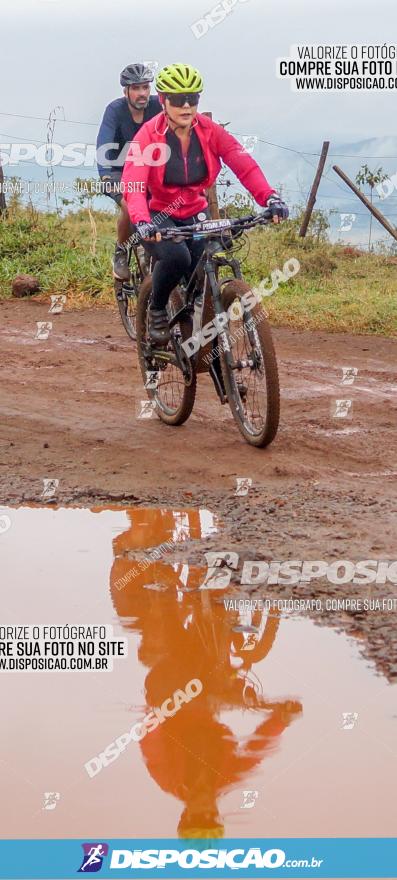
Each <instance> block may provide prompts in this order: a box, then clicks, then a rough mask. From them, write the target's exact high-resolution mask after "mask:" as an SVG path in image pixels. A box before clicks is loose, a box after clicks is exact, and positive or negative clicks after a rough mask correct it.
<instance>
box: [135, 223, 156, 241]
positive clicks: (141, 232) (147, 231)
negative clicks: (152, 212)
mask: <svg viewBox="0 0 397 880" xmlns="http://www.w3.org/2000/svg"><path fill="white" fill-rule="evenodd" d="M136 232H137V235H138V236H139V238H140V240H141V241H147V239H148V238H154V236H155V235H156V232H158V230H157V229H156V227H155V226H154V225H153V223H146V221H145V220H140V221H139V223H137V224H136Z"/></svg>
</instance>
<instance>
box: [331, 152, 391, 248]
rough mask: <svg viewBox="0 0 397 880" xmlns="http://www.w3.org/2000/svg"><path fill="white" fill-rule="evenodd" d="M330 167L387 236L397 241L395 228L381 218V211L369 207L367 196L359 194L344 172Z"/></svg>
mask: <svg viewBox="0 0 397 880" xmlns="http://www.w3.org/2000/svg"><path fill="white" fill-rule="evenodd" d="M332 167H333V169H334V171H336V173H337V174H339V177H341V178H342V180H343V181H344V183H347V186H350V189H352V190H353V192H354V194H355V195H356V196H357V198H358V199H360V201H361V202H362V203H363V205H365V207H366V208H368V211H370V212H371V214H373V216H374V217H375V218H376V220H377V221H378V223H380V224H381V225H382V226H383V227H384V228H385V229H387V231H388V232H389V234H390V235H392V236H393V238H395V239H396V241H397V228H396V227H395V226H393V224H392V223H389V221H388V220H387V218H386V217H384V216H383V214H382V213H381V211H379V209H378V208H375V206H374V205H371V202H370V201H369V199H367V196H365V195H364V193H362V192H361V189H359V188H358V186H356V184H355V183H353V181H352V180H350V178H349V177H348V176H347V174H345V172H344V171H342V169H341V168H338V166H337V165H333V166H332Z"/></svg>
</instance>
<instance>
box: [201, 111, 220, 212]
mask: <svg viewBox="0 0 397 880" xmlns="http://www.w3.org/2000/svg"><path fill="white" fill-rule="evenodd" d="M203 116H208V118H209V119H212V113H211V112H210V111H208V112H207V113H203ZM207 197H208V207H209V209H210V214H211V219H212V220H219V218H220V216H221V215H220V213H219V203H218V194H217V191H216V183H214V184H213V186H210V187H209V189H208V190H207Z"/></svg>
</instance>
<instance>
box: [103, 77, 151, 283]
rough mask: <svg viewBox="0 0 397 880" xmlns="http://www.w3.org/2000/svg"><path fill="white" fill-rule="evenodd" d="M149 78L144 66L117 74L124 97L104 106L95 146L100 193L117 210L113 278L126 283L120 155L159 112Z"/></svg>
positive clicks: (125, 226) (126, 225)
mask: <svg viewBox="0 0 397 880" xmlns="http://www.w3.org/2000/svg"><path fill="white" fill-rule="evenodd" d="M153 79H154V76H153V73H152V71H151V70H150V69H149V68H148V67H145V65H144V64H139V63H138V64H129V65H128V67H125V68H124V70H123V71H122V72H121V74H120V84H121V85H122V86H123V88H124V98H116V100H115V101H111V103H110V104H108V106H107V107H106V110H105V113H104V116H103V119H102V122H101V126H100V129H99V132H98V138H97V144H96V146H97V164H98V171H99V176H100V178H101V180H102V181H103V191H104V193H105V195H107V196H109V197H110V198H111V199H113V201H114V202H116V204H117V205H118V206H119V208H120V209H121V210H120V216H119V219H118V223H117V243H116V247H115V252H114V260H113V274H114V277H115V278H119V279H120V280H121V281H128V279H129V277H130V273H129V269H128V251H127V248H126V246H125V242H126V241H127V239H128V238H129V236H130V234H131V225H130V219H129V215H128V209H127V204H126V202H125V200H124V198H123V194H122V191H121V187H120V182H121V174H122V170H123V169H122V165H123V159H122V156H123V154H125V149H124V148H125V145H126V144H128V143H129V142H130V141H132V139H133V137H134V136H135V135H136V134H137V132H138V131H139V129H140V128H141V126H142V125H143V124H144V122H147V120H148V119H151V118H152V116H156V115H157V114H158V113H160V111H161V104H160V102H159V99H158V98H157V97H156V96H155V95H150V83H151V82H153ZM107 145H109V147H108V149H106V146H107ZM115 145H117V146H115Z"/></svg>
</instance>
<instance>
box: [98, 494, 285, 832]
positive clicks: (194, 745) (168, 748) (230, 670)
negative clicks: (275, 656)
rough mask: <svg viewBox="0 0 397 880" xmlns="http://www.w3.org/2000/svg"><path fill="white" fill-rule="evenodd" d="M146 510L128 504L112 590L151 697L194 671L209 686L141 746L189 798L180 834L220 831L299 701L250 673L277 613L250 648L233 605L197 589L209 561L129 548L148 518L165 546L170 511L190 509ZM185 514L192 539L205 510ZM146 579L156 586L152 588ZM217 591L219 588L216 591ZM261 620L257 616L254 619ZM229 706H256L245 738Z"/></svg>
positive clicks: (151, 701) (152, 541) (154, 537)
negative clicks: (186, 561) (136, 638)
mask: <svg viewBox="0 0 397 880" xmlns="http://www.w3.org/2000/svg"><path fill="white" fill-rule="evenodd" d="M144 513H145V516H144V517H142V511H140V510H136V511H129V514H128V515H129V517H130V520H131V529H129V530H128V531H127V532H125V533H124V534H123V535H120V536H119V537H117V538H115V539H114V542H113V546H114V551H115V554H117V555H116V559H115V561H114V564H113V568H112V572H111V593H112V599H113V602H114V605H115V608H116V611H117V613H118V614H119V616H120V618H121V620H122V622H123V620H125V625H126V626H128V627H130V628H133V629H134V630H135V631H138V632H139V633H140V635H141V643H140V648H139V659H140V660H141V662H142V663H143V664H144V665H145V666H147V667H149V671H148V674H147V676H146V681H145V689H146V702H147V705H148V707H149V706H150V707H154V706H161V705H162V704H163V702H164V701H165V700H167V699H168V698H169V697H170V696H171V695H172V694H173V693H174V692H175V691H176V690H177V689H179V688H183V687H184V685H185V684H187V682H188V681H190V680H191V679H193V678H198V679H200V681H201V682H202V685H203V689H202V692H201V694H200V696H198V697H197V698H195V699H194V700H192V701H191V702H190V703H188V704H184V705H183V707H182V708H181V710H180V711H179V712H177V713H176V714H175V715H174V716H173V717H170V718H168V719H167V721H166V722H165V723H164V724H160V725H159V726H158V727H157V728H156V729H155V730H153V731H152V732H150V733H149V734H148V735H147V736H146V737H144V738H143V739H142V740H141V743H140V748H141V750H142V754H143V756H144V759H145V762H146V765H147V768H148V771H149V773H150V775H151V776H152V778H153V779H154V780H155V781H156V782H157V784H158V785H159V786H160V787H161V788H162V790H163V791H165V792H167V793H169V794H172V795H173V796H174V797H176V798H178V799H179V800H180V801H181V802H182V803H183V804H184V809H183V812H182V815H181V818H180V822H179V825H178V833H179V835H180V836H181V837H187V838H189V837H206V836H207V837H220V836H222V834H223V823H222V819H221V817H220V815H219V810H218V806H217V801H218V799H219V797H220V796H221V795H222V794H224V793H225V792H226V791H229V790H230V789H232V788H236V787H239V788H240V787H242V786H243V781H244V780H245V779H246V777H247V775H248V774H251V773H253V772H254V771H255V769H256V768H258V767H259V765H260V763H261V762H262V760H263V758H264V756H265V755H266V754H271V753H272V752H273V751H274V750H275V749H276V748H277V744H278V741H279V738H280V736H281V734H282V732H283V731H284V730H285V728H286V727H288V725H289V724H290V723H291V721H292V720H293V718H294V717H295V716H296V715H297V714H299V713H300V712H301V710H302V707H301V704H300V703H299V702H297V701H295V700H290V699H286V700H282V701H268V700H266V699H265V697H264V696H263V694H262V693H261V686H260V683H259V681H258V679H257V678H256V676H255V675H254V674H253V672H252V668H251V667H252V665H253V664H255V663H257V662H260V661H261V660H263V659H264V658H265V657H266V655H267V654H268V652H269V651H270V650H271V648H272V645H273V643H274V639H275V637H276V634H277V630H278V626H279V615H275V616H273V617H269V618H268V619H267V621H266V625H265V626H264V627H263V630H262V634H261V637H260V639H259V640H258V642H257V644H256V646H255V647H254V648H253V649H252V650H250V651H246V650H245V646H244V638H243V637H242V634H241V633H236V632H234V631H233V630H232V625H233V624H232V620H233V618H232V615H230V612H227V611H226V609H225V607H224V606H223V605H220V604H215V603H214V597H213V596H212V595H211V592H210V591H209V590H199V589H198V587H199V585H200V584H201V583H202V582H203V576H204V570H201V571H200V570H199V569H197V568H194V569H193V570H192V571H191V572H189V574H188V576H187V577H186V571H185V572H184V571H183V569H187V566H186V565H183V564H177V565H174V566H173V565H172V564H170V563H166V562H165V561H164V562H157V563H155V564H152V565H151V566H149V568H147V569H145V570H143V569H139V562H138V561H137V559H131V558H129V555H130V554H129V555H128V557H127V553H128V551H130V552H131V554H133V553H134V550H136V547H137V543H136V528H137V529H141V528H142V526H143V520H144V519H145V522H146V530H145V540H144V546H146V547H148V546H150V545H151V546H158V545H159V543H161V542H162V541H165V540H166V539H167V537H168V535H169V533H170V528H171V521H172V519H174V527H175V526H176V523H177V519H178V517H179V518H180V517H181V515H182V513H183V512H181V511H178V512H173V511H170V510H162V511H158V510H157V511H156V510H146V511H145V512H144ZM159 514H161V517H160V518H159ZM185 516H186V517H188V522H189V528H190V532H189V536H190V538H192V537H196V538H199V537H200V519H199V511H188V512H186V513H185ZM161 519H162V521H163V532H161ZM135 526H136V528H135ZM151 532H152V534H150V533H151ZM141 546H142V545H141ZM121 554H122V555H121ZM133 570H135V572H136V571H137V572H138V573H137V574H136V576H134V577H133V578H131V579H130V580H129V581H127V582H126V583H125V586H124V587H123V589H119V588H118V584H119V583H120V581H122V579H123V578H124V577H125V575H126V574H127V573H128V572H129V571H133ZM183 580H185V586H186V587H187V591H186V589H184V584H183ZM123 582H124V581H123ZM145 585H153V586H154V587H155V589H153V590H147V589H145ZM216 595H217V596H218V597H219V591H217V593H216ZM258 623H259V620H258V619H257V618H256V617H254V619H253V624H258ZM257 628H258V629H259V627H257ZM232 709H239V710H242V709H244V710H245V711H250V712H255V717H256V718H257V719H258V723H257V725H256V728H255V730H254V732H253V733H252V734H251V735H250V736H249V737H247V738H246V739H245V740H244V738H242V737H241V736H240V735H239V734H237V733H236V732H234V731H233V729H232V726H230V725H229V724H228V723H225V722H224V721H223V720H220V717H219V716H220V713H221V712H222V711H223V710H232Z"/></svg>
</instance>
